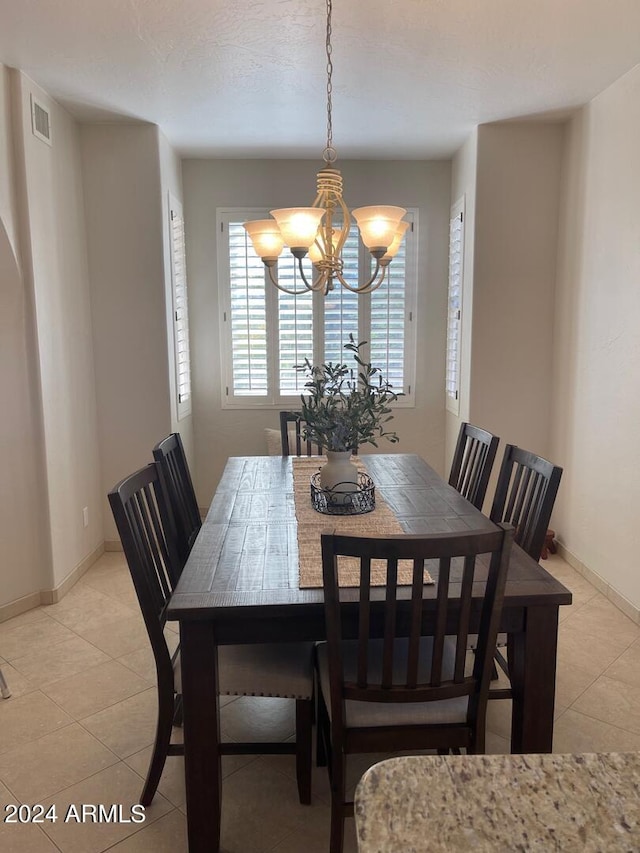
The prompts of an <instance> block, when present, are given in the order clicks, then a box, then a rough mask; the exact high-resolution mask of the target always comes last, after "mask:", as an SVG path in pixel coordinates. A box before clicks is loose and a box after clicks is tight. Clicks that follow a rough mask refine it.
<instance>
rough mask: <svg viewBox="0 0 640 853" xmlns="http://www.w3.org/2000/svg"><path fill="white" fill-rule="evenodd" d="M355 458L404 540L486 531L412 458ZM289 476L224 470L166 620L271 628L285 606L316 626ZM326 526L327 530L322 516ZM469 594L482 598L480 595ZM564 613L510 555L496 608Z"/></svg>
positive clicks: (239, 465)
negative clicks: (265, 622) (303, 581)
mask: <svg viewBox="0 0 640 853" xmlns="http://www.w3.org/2000/svg"><path fill="white" fill-rule="evenodd" d="M360 458H361V460H362V462H363V463H364V465H365V466H366V468H367V470H368V472H369V474H370V476H371V477H372V479H373V481H374V483H375V486H376V490H378V491H380V492H381V493H382V494H383V496H384V498H385V500H386V501H387V503H388V504H389V505H390V506H391V508H392V509H393V510H394V512H395V514H396V516H397V517H398V519H399V521H400V522H401V524H402V526H403V528H404V530H405V531H406V532H407V533H436V532H443V531H447V530H451V531H455V530H479V529H484V530H487V529H491V527H492V526H493V524H492V522H491V521H489V519H488V518H487V517H486V516H484V515H483V514H482V513H481V512H479V511H478V510H477V509H475V507H473V506H472V505H471V504H470V503H469V502H468V501H467V500H465V499H464V498H463V497H462V496H461V495H460V494H459V493H458V492H457V491H456V490H455V489H453V488H452V487H451V486H449V485H448V484H447V483H446V482H445V481H444V480H443V479H442V478H441V477H440V476H439V475H438V474H437V473H436V472H435V471H434V470H433V469H432V468H431V467H430V466H429V465H428V464H427V463H426V462H424V461H423V460H422V459H420V457H418V456H416V455H413V454H403V453H398V454H380V455H378V454H375V455H374V454H369V455H364V456H362V457H360ZM320 464H321V460H320V459H319V460H318V465H320ZM291 466H292V458H291V457H280V456H247V457H233V458H231V459H229V460H228V462H227V466H226V468H225V471H224V474H223V477H222V479H221V481H220V485H219V486H218V489H217V491H216V494H215V496H214V498H213V501H212V503H211V507H210V509H209V513H208V515H207V518H206V520H205V521H204V523H203V525H202V529H201V531H200V533H199V535H198V538H197V540H196V542H195V544H194V547H193V550H192V552H191V554H190V556H189V559H188V561H187V564H186V565H185V568H184V570H183V573H182V577H181V579H180V581H179V583H178V586H177V588H176V591H175V593H174V595H173V597H172V599H171V603H170V606H169V609H168V613H167V618H168V619H170V620H192V619H197V620H200V619H211V618H215V619H216V620H219V619H224V618H225V617H227V618H229V617H231V615H233V617H234V618H235V619H242V618H245V619H252V620H255V619H256V618H260V617H264V618H269V620H271V619H277V617H278V616H279V615H280V614H284V613H285V612H286V613H287V615H290V614H291V606H292V605H301V606H303V611H304V613H306V615H307V616H309V617H311V615H312V612H313V613H314V615H315V616H316V617H318V618H319V617H320V613H321V606H322V602H323V594H322V589H300V588H299V587H298V542H297V534H296V516H295V506H294V498H293V476H292V467H291ZM326 520H327V525H326V527H327V529H328V530H329V529H331V527H332V524H331V516H326ZM428 589H431V590H434V588H433V587H430V588H428ZM342 594H344V596H345V598H346V599H348V598H349V596H350V593H349V590H343V591H342V592H341V595H342ZM478 594H479V595H480V596H481V595H482V590H481V589H479V593H478ZM570 603H571V593H570V592H569V590H567V589H566V588H565V587H564V586H563V585H562V584H561V583H560V582H559V581H557V580H555V578H553V577H552V576H551V575H550V574H549V573H548V572H546V571H545V569H544V568H543V567H542V566H540V565H539V564H538V563H536V562H534V561H533V560H532V559H531V558H530V557H529V556H528V555H527V554H525V553H524V552H523V551H522V550H521V549H520V548H518V547H517V546H515V547H514V549H513V552H512V558H511V563H510V568H509V577H508V580H507V588H506V593H505V608H506V607H512V608H513V607H524V606H531V605H536V604H539V605H565V604H570ZM282 608H285V609H282ZM300 615H302V612H301V614H300Z"/></svg>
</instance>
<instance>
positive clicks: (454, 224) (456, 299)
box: [445, 199, 464, 415]
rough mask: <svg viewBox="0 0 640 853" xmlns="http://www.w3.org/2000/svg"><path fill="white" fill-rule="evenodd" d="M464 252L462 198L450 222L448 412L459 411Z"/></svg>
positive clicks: (453, 209)
mask: <svg viewBox="0 0 640 853" xmlns="http://www.w3.org/2000/svg"><path fill="white" fill-rule="evenodd" d="M463 252H464V199H462V200H461V201H459V202H458V203H457V204H455V205H454V206H453V208H452V209H451V220H450V222H449V295H448V311H447V352H446V374H445V393H446V405H447V409H448V411H450V412H452V413H453V414H455V415H457V414H458V413H459V411H460V344H461V330H462V268H463V267H462V264H463Z"/></svg>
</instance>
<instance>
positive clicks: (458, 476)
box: [449, 423, 500, 510]
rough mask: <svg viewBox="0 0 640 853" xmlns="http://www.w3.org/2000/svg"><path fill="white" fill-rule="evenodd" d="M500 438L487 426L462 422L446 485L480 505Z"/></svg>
mask: <svg viewBox="0 0 640 853" xmlns="http://www.w3.org/2000/svg"><path fill="white" fill-rule="evenodd" d="M499 441H500V439H499V438H498V436H497V435H493V434H492V433H490V432H487V430H486V429H481V428H480V427H477V426H474V425H473V424H468V423H463V424H462V425H461V426H460V432H459V434H458V443H457V444H456V450H455V453H454V454H453V461H452V463H451V473H450V475H449V485H450V486H453V488H454V489H456V490H457V491H458V492H460V494H461V495H462V496H463V497H465V498H466V499H467V500H468V501H470V502H471V503H472V504H473V505H474V506H475V507H476V508H477V509H480V510H481V509H482V504H483V503H484V497H485V495H486V493H487V486H488V485H489V477H490V476H491V469H492V468H493V462H494V459H495V458H496V451H497V449H498V443H499Z"/></svg>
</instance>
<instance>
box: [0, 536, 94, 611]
mask: <svg viewBox="0 0 640 853" xmlns="http://www.w3.org/2000/svg"><path fill="white" fill-rule="evenodd" d="M104 551H105V547H104V543H102V542H101V543H100V545H98V547H97V548H95V549H94V550H93V551H92V552H91V553H90V554H88V555H87V556H86V557H85V558H84V559H83V560H81V561H80V562H79V563H78V565H77V566H76V567H75V568H74V569H72V570H71V571H70V572H69V574H68V575H67V577H66V578H65V579H64V580H63V581H62V583H61V584H58V586H56V587H53V589H41V590H40V591H39V592H31V593H29V595H25V596H23V597H22V598H17V599H16V600H15V601H9V602H8V603H7V604H2V605H0V622H6V621H7V619H11V618H13V617H14V616H19V615H20V614H21V613H26V611H27V610H33V608H34V607H38V606H39V605H40V604H57V603H58V602H59V601H61V600H62V599H63V598H64V596H65V595H66V594H67V593H68V592H69V590H70V589H71V587H72V586H74V585H75V584H76V583H77V582H78V581H79V580H80V578H81V577H82V575H83V574H84V573H85V572H86V571H87V569H88V568H89V567H90V566H92V565H93V564H94V563H95V562H96V560H98V559H99V558H100V557H101V556H102V555H103V554H104Z"/></svg>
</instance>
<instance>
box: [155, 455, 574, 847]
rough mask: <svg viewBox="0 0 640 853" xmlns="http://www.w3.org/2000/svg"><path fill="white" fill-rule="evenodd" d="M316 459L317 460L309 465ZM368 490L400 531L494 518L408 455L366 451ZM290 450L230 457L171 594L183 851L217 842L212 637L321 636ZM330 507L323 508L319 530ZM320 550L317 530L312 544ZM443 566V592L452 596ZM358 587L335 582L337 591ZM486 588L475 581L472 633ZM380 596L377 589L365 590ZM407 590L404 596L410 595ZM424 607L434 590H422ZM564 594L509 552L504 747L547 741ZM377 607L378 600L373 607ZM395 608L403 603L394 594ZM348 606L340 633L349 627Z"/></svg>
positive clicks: (319, 596) (520, 748) (345, 595)
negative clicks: (176, 634)
mask: <svg viewBox="0 0 640 853" xmlns="http://www.w3.org/2000/svg"><path fill="white" fill-rule="evenodd" d="M322 461H323V459H322V457H318V458H317V468H319V467H320V465H321V463H322ZM360 461H361V464H362V465H363V468H364V469H365V470H366V472H367V474H368V475H369V476H370V478H371V480H372V481H373V483H374V484H375V490H376V496H377V497H378V496H379V499H380V500H384V502H385V503H386V505H387V506H388V507H390V508H391V510H392V511H393V514H394V515H395V517H396V518H397V520H398V522H399V523H400V527H401V529H402V530H403V531H404V532H406V533H412V534H430V533H439V532H447V531H451V532H454V531H458V532H459V531H465V530H491V529H494V525H493V522H492V521H490V520H489V518H487V516H485V515H483V513H482V512H480V511H479V510H478V509H476V508H475V507H474V506H472V504H471V503H469V502H468V501H467V500H466V499H465V498H463V497H462V495H460V494H459V493H458V492H457V491H456V490H455V489H454V488H453V487H452V486H450V485H449V484H448V483H447V482H446V481H445V480H444V479H443V478H442V477H441V476H440V475H439V474H438V473H437V472H436V471H435V470H434V469H433V468H432V467H431V466H430V465H429V464H427V462H425V461H424V460H423V459H421V458H420V457H419V456H417V455H415V454H405V453H392V454H377V453H375V454H374V453H371V454H363V455H361V456H360ZM294 464H295V458H292V457H278V456H269V457H263V456H247V457H232V458H230V459H229V460H228V461H227V464H226V467H225V470H224V473H223V476H222V478H221V480H220V483H219V485H218V488H217V490H216V493H215V495H214V498H213V500H212V503H211V506H210V508H209V511H208V514H207V516H206V519H205V520H204V522H203V524H202V527H201V529H200V532H199V534H198V537H197V539H196V541H195V543H194V545H193V548H192V550H191V553H190V555H189V558H188V560H187V562H186V564H185V566H184V569H183V571H182V575H181V577H180V580H179V582H178V584H177V586H176V589H175V591H174V593H173V595H172V597H171V600H170V602H169V606H168V610H167V619H168V620H170V621H178V622H179V623H180V654H181V667H182V697H183V711H184V718H183V720H184V721H183V725H184V752H185V788H186V810H187V827H188V842H189V851H190V853H200V851H202V853H204V851H208V853H211V851H218V850H219V849H220V815H221V803H222V784H221V763H220V759H221V749H220V716H219V704H218V681H217V679H218V675H217V646H218V645H222V644H236V643H263V642H297V641H305V640H315V641H320V640H323V639H325V622H324V601H323V592H322V588H321V585H318V586H317V587H315V588H308V587H305V588H301V585H300V572H299V563H300V559H299V547H298V535H297V534H298V530H297V526H298V520H297V513H296V501H295V498H294V476H293V466H294ZM335 520H336V517H335V516H331V515H326V516H323V521H326V525H324V527H325V529H326V530H329V531H330V530H332V529H333V527H334V526H335V524H334V522H335ZM319 548H320V542H319V536H318V550H319ZM455 587H456V579H455V576H454V575H453V574H452V580H451V583H450V596H451V597H454V598H455ZM356 594H357V590H353V589H350V588H343V589H341V591H340V597H341V600H343V601H345V602H349V601H350V600H355V597H356ZM483 596H484V583H483V580H482V576H479V578H478V580H477V581H476V582H475V584H474V591H473V613H472V619H471V630H474V629H475V630H477V628H478V624H479V617H480V610H481V606H482V600H483ZM373 597H374V598H376V599H377V600H379V601H380V605H381V607H382V606H383V604H384V588H381V589H380V591H379V593H378V596H373ZM409 598H410V594H409V593H407V601H408V600H409ZM424 599H425V609H426V610H427V611H428V610H429V607H430V606H431V602H432V603H433V609H434V610H435V587H434V586H432V585H425V587H424ZM569 604H571V592H570V591H569V590H568V589H566V587H564V586H563V585H562V584H561V583H560V582H559V581H558V580H556V579H555V578H554V577H552V575H550V574H549V572H547V571H546V570H545V569H544V568H543V567H542V566H541V565H540V564H538V563H536V562H535V560H533V559H531V557H529V556H528V555H527V554H526V553H525V552H524V551H523V550H522V549H521V548H519V547H518V546H514V547H513V549H512V552H511V557H510V563H509V572H508V577H507V583H506V589H505V595H504V605H503V609H502V616H501V625H500V630H501V631H502V632H506V634H507V635H508V648H509V677H510V681H511V694H512V722H511V751H512V753H548V752H551V749H552V740H553V713H554V701H555V675H556V651H557V636H558V618H559V607H560V606H563V605H569ZM374 607H375V604H374ZM399 607H400V608H401V607H402V602H400V603H399ZM348 612H353V613H354V617H353V625H352V626H350V625H349V621H348V620H349V617H348V615H347V620H346V623H345V624H344V625H343V634H344V636H345V637H348V636H349V635H350V632H352V633H351V636H356V630H357V625H356V615H355V613H356V611H349V610H348V609H347V613H348Z"/></svg>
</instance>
